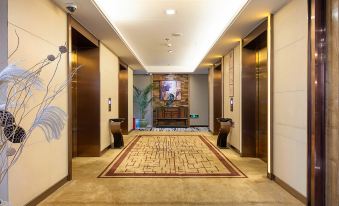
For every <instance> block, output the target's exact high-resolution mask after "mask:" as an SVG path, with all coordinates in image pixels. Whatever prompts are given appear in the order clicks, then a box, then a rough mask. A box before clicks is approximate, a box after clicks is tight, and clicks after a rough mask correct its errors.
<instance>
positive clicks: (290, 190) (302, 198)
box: [272, 175, 306, 204]
mask: <svg viewBox="0 0 339 206" xmlns="http://www.w3.org/2000/svg"><path fill="white" fill-rule="evenodd" d="M272 178H273V181H274V182H276V183H277V184H278V185H280V186H281V187H282V188H284V189H285V190H286V191H287V192H288V193H290V194H291V195H293V196H294V197H295V198H297V199H298V200H299V201H301V202H302V203H304V204H306V197H305V196H304V195H302V194H301V193H300V192H298V191H297V190H295V189H294V188H293V187H291V186H290V185H289V184H287V183H286V182H284V181H283V180H281V179H280V178H279V177H276V176H275V175H272Z"/></svg>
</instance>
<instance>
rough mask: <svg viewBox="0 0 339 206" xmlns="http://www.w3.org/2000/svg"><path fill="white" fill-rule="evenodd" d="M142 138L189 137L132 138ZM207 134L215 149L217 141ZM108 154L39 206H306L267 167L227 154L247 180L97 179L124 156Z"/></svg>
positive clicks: (77, 165) (84, 161)
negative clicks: (111, 164) (271, 174)
mask: <svg viewBox="0 0 339 206" xmlns="http://www.w3.org/2000/svg"><path fill="white" fill-rule="evenodd" d="M138 134H167V135H170V134H187V133H186V132H185V133H179V132H177V133H173V132H171V133H168V132H167V133H166V132H140V131H139V132H132V133H131V134H130V135H129V136H128V137H126V139H125V140H126V143H128V142H129V141H131V140H133V139H134V137H135V135H138ZM190 134H204V135H205V136H207V138H208V139H209V140H210V141H211V142H213V143H214V144H215V142H216V137H215V136H212V135H210V134H209V133H207V132H205V133H202V132H199V133H190ZM120 151H121V150H120V149H116V150H109V151H108V152H107V153H105V154H104V155H103V156H102V157H98V158H76V159H74V161H73V171H74V173H73V181H71V182H68V183H66V184H65V185H64V186H63V187H61V188H60V189H59V190H58V191H56V192H55V193H53V194H52V195H51V196H50V197H48V198H47V199H46V200H45V201H43V202H42V203H41V204H40V205H53V206H55V205H60V206H62V205H67V206H69V205H95V206H100V205H138V206H139V205H145V206H146V205H147V206H148V205H161V206H162V205H172V206H173V205H239V206H240V205H267V206H273V205H281V206H285V205H303V204H302V203H301V202H299V201H298V200H296V199H295V198H294V197H293V196H291V195H290V194H289V193H287V192H286V191H285V190H283V189H282V188H281V187H280V186H278V185H277V184H276V183H274V182H273V181H270V180H268V179H267V178H266V164H265V163H264V162H262V161H261V160H259V159H255V158H240V157H239V155H238V154H237V153H235V152H234V151H232V150H229V149H228V150H222V152H223V153H224V154H225V155H226V156H227V158H228V159H230V160H231V161H232V162H233V163H234V164H235V165H236V166H237V167H238V168H239V169H240V170H241V171H242V172H244V173H245V174H246V176H247V177H248V178H213V177H212V178H211V177H208V178H206V177H202V178H200V177H199V178H180V177H178V178H97V176H98V175H99V174H100V173H101V172H102V171H103V170H104V169H105V167H106V166H107V165H108V164H109V163H110V162H111V161H112V159H113V158H114V157H116V156H117V155H118V154H119V153H120Z"/></svg>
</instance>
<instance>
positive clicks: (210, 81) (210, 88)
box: [208, 68, 214, 131]
mask: <svg viewBox="0 0 339 206" xmlns="http://www.w3.org/2000/svg"><path fill="white" fill-rule="evenodd" d="M213 75H214V73H213V68H210V69H209V70H208V96H209V98H208V99H209V101H208V107H209V108H208V113H209V115H208V116H209V118H208V122H209V129H210V131H213V130H214V129H213V127H214V125H213V124H214V111H213V109H214V107H213V78H214V76H213Z"/></svg>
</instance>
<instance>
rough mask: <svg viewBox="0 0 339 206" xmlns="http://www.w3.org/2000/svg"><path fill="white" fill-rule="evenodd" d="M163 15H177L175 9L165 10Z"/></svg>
mask: <svg viewBox="0 0 339 206" xmlns="http://www.w3.org/2000/svg"><path fill="white" fill-rule="evenodd" d="M165 13H166V14H167V15H174V14H176V13H177V11H176V10H175V9H166V10H165Z"/></svg>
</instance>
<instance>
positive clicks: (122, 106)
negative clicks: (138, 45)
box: [119, 64, 132, 134]
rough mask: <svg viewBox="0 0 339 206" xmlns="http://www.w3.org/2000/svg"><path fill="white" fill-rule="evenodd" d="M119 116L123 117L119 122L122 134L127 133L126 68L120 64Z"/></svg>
mask: <svg viewBox="0 0 339 206" xmlns="http://www.w3.org/2000/svg"><path fill="white" fill-rule="evenodd" d="M131 95H132V94H131ZM119 118H124V119H125V120H124V122H122V123H121V130H122V134H128V69H127V67H125V66H124V65H122V64H120V69H119Z"/></svg>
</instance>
